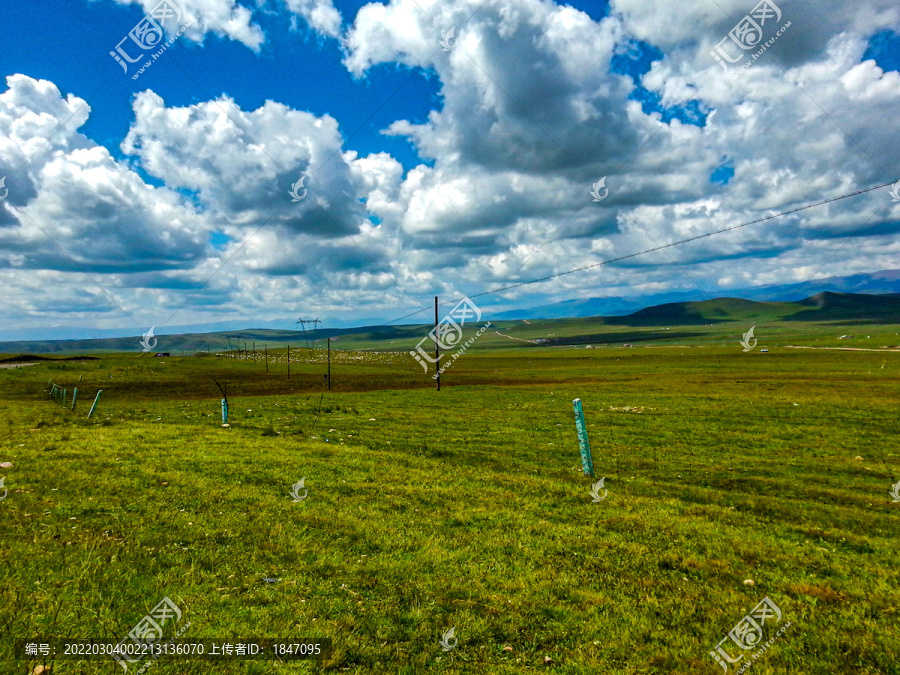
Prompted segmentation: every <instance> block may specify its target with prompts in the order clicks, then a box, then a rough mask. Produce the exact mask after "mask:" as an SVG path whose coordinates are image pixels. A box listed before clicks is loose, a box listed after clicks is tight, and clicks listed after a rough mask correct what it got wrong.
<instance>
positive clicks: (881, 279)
mask: <svg viewBox="0 0 900 675" xmlns="http://www.w3.org/2000/svg"><path fill="white" fill-rule="evenodd" d="M823 291H830V292H832V293H863V294H891V293H900V270H885V271H882V272H874V273H871V274H853V275H850V276H846V277H828V278H826V279H817V280H815V281H806V282H802V283H796V284H777V285H769V286H754V287H751V288H745V289H729V290H727V291H723V292H722V293H721V295H726V296H728V297H729V298H742V299H744V300H758V301H761V302H794V301H797V300H803V299H805V298H808V297H810V296H813V295H815V294H816V293H821V292H823ZM698 295H701V294H700V293H699V291H676V292H672V293H655V294H651V295H642V296H634V297H607V298H587V299H583V300H566V301H564V302H556V303H552V304H549V305H539V306H537V307H531V308H529V309H513V310H510V311H508V312H499V313H496V314H492V315H491V316H490V319H491V320H506V319H566V318H573V319H574V318H580V317H587V316H624V315H626V314H632V313H634V312H637V311H639V310H642V309H644V308H647V307H654V306H658V305H663V304H670V303H676V302H692V301H697V299H698ZM720 297H721V296H720Z"/></svg>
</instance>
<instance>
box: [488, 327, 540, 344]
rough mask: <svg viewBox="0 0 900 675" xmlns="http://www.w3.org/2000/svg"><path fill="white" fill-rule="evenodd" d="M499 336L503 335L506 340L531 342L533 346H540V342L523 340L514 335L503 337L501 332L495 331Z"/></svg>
mask: <svg viewBox="0 0 900 675" xmlns="http://www.w3.org/2000/svg"><path fill="white" fill-rule="evenodd" d="M494 332H495V333H496V334H497V335H501V336H503V337H505V338H509V339H510V340H518V341H519V342H530V343H531V344H533V345H537V344H540V343H539V342H535V341H534V340H523V339H522V338H517V337H513V336H512V335H503V333H501V332H500V331H499V330H495V331H494Z"/></svg>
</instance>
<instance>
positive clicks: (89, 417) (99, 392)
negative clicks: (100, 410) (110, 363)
mask: <svg viewBox="0 0 900 675" xmlns="http://www.w3.org/2000/svg"><path fill="white" fill-rule="evenodd" d="M102 393H103V390H102V389H100V390H99V391H98V392H97V398H95V399H94V404H93V405H92V406H91V411H90V412H89V413H88V419H91V415H93V414H94V410H95V409H96V407H97V401H99V400H100V394H102Z"/></svg>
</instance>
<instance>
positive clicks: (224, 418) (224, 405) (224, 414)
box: [222, 398, 228, 424]
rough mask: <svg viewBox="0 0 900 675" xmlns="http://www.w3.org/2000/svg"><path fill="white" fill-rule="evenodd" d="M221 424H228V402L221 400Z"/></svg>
mask: <svg viewBox="0 0 900 675" xmlns="http://www.w3.org/2000/svg"><path fill="white" fill-rule="evenodd" d="M222 424H228V401H226V400H225V399H224V398H223V399H222Z"/></svg>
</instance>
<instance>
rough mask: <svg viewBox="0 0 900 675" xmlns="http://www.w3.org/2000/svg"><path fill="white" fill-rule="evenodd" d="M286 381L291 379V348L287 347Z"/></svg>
mask: <svg viewBox="0 0 900 675" xmlns="http://www.w3.org/2000/svg"><path fill="white" fill-rule="evenodd" d="M288 379H291V346H290V345H288Z"/></svg>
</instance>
